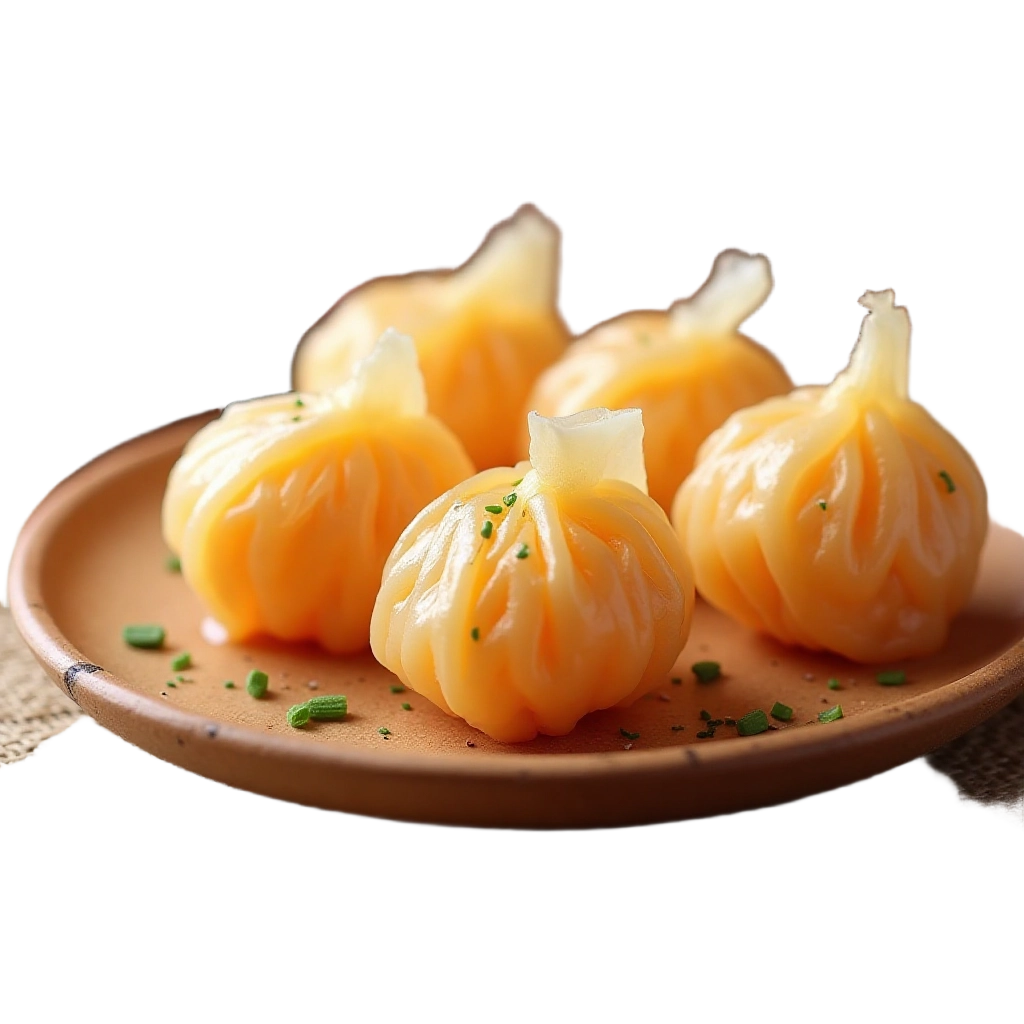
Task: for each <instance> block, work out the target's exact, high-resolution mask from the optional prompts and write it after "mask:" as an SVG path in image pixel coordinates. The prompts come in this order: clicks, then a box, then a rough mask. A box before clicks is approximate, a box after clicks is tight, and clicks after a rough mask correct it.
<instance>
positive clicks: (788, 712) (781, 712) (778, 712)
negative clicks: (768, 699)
mask: <svg viewBox="0 0 1024 1024" xmlns="http://www.w3.org/2000/svg"><path fill="white" fill-rule="evenodd" d="M769 714H770V715H771V716H772V718H777V719H778V720H779V721H780V722H788V721H789V720H790V719H791V718H792V717H793V709H792V708H791V707H790V706H789V705H788V704H783V703H782V701H778V700H777V701H776V702H775V703H774V704H773V705H772V709H771V711H770V712H769Z"/></svg>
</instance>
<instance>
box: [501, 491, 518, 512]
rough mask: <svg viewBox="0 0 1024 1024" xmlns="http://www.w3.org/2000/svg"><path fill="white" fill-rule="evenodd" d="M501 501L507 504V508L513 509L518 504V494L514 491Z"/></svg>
mask: <svg viewBox="0 0 1024 1024" xmlns="http://www.w3.org/2000/svg"><path fill="white" fill-rule="evenodd" d="M501 500H502V501H503V502H504V503H505V507H506V508H511V507H512V506H513V505H514V504H515V503H516V492H515V491H513V492H512V493H511V494H506V495H505V497H504V498H502V499H501Z"/></svg>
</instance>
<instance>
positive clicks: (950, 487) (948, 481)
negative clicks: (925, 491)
mask: <svg viewBox="0 0 1024 1024" xmlns="http://www.w3.org/2000/svg"><path fill="white" fill-rule="evenodd" d="M939 476H940V477H941V478H942V482H943V483H944V484H945V485H946V493H947V494H952V493H953V492H954V491H955V490H956V484H955V483H953V478H952V477H951V476H950V475H949V474H948V473H947V472H946V471H945V470H944V469H940V470H939Z"/></svg>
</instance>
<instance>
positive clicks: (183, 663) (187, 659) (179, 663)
mask: <svg viewBox="0 0 1024 1024" xmlns="http://www.w3.org/2000/svg"><path fill="white" fill-rule="evenodd" d="M191 665H192V655H191V654H189V653H188V651H182V652H181V654H177V655H175V656H174V657H173V658H171V670H172V671H174V672H184V671H185V669H187V668H189V667H191Z"/></svg>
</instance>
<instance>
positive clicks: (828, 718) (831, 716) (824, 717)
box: [818, 704, 843, 722]
mask: <svg viewBox="0 0 1024 1024" xmlns="http://www.w3.org/2000/svg"><path fill="white" fill-rule="evenodd" d="M842 717H843V705H842V704H837V705H836V706H835V707H834V708H828V709H827V710H826V711H821V712H819V714H818V721H819V722H835V721H837V720H838V719H840V718H842Z"/></svg>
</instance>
